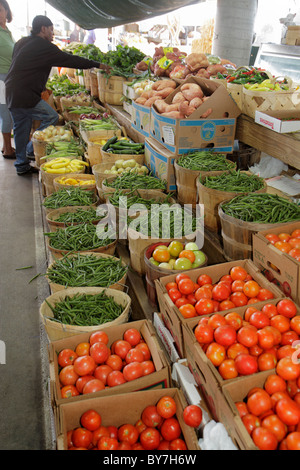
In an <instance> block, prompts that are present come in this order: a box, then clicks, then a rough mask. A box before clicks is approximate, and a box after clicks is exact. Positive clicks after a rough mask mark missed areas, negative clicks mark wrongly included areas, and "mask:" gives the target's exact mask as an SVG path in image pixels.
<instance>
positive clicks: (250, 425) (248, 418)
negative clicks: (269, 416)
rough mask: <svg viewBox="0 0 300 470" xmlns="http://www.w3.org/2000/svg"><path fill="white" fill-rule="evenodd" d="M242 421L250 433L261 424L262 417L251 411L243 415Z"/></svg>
mask: <svg viewBox="0 0 300 470" xmlns="http://www.w3.org/2000/svg"><path fill="white" fill-rule="evenodd" d="M242 421H243V424H244V426H245V428H246V429H247V431H248V433H249V434H252V431H253V430H254V429H255V428H258V427H259V426H260V419H259V418H258V417H257V416H255V415H253V414H252V413H249V412H248V413H247V414H245V415H244V416H243V417H242Z"/></svg>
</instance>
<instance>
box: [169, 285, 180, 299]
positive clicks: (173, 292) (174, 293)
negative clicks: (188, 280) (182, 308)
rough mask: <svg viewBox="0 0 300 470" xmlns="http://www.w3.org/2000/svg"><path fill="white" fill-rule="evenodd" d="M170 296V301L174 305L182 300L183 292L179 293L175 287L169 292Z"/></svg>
mask: <svg viewBox="0 0 300 470" xmlns="http://www.w3.org/2000/svg"><path fill="white" fill-rule="evenodd" d="M168 294H169V297H170V299H171V300H172V302H174V303H175V302H176V300H177V299H180V297H181V292H179V290H178V289H176V288H174V287H173V288H172V289H170V290H169V291H168Z"/></svg>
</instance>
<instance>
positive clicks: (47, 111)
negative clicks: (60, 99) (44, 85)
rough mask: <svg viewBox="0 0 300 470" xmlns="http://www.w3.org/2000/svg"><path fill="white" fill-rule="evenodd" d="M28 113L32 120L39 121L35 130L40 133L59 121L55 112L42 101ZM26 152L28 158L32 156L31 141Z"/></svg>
mask: <svg viewBox="0 0 300 470" xmlns="http://www.w3.org/2000/svg"><path fill="white" fill-rule="evenodd" d="M30 113H31V118H32V120H34V119H35V120H37V121H41V124H40V126H39V127H38V129H37V130H38V131H42V130H43V129H46V127H49V126H55V125H56V124H57V122H58V119H59V116H58V114H57V112H56V111H55V110H54V109H53V108H52V107H51V106H50V105H49V104H48V103H46V101H44V100H41V101H39V103H38V104H37V105H36V106H35V107H34V108H31V109H30ZM26 152H27V155H29V156H32V155H33V144H32V142H31V141H30V142H28V144H27V148H26Z"/></svg>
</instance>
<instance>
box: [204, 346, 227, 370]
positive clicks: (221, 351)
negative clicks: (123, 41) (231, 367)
mask: <svg viewBox="0 0 300 470" xmlns="http://www.w3.org/2000/svg"><path fill="white" fill-rule="evenodd" d="M205 354H206V356H207V357H208V359H210V360H211V362H212V363H213V364H214V365H215V366H216V367H218V366H219V365H220V364H221V363H222V362H223V361H224V359H225V357H226V349H225V348H224V346H222V345H221V344H218V343H216V342H213V343H210V344H209V345H208V347H207V349H206V352H205Z"/></svg>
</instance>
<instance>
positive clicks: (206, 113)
mask: <svg viewBox="0 0 300 470" xmlns="http://www.w3.org/2000/svg"><path fill="white" fill-rule="evenodd" d="M212 112H213V110H212V109H211V108H208V109H207V110H206V111H205V112H204V113H203V114H202V115H201V116H200V118H201V119H205V118H207V117H208V116H209V115H210V114H211V113H212Z"/></svg>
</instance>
